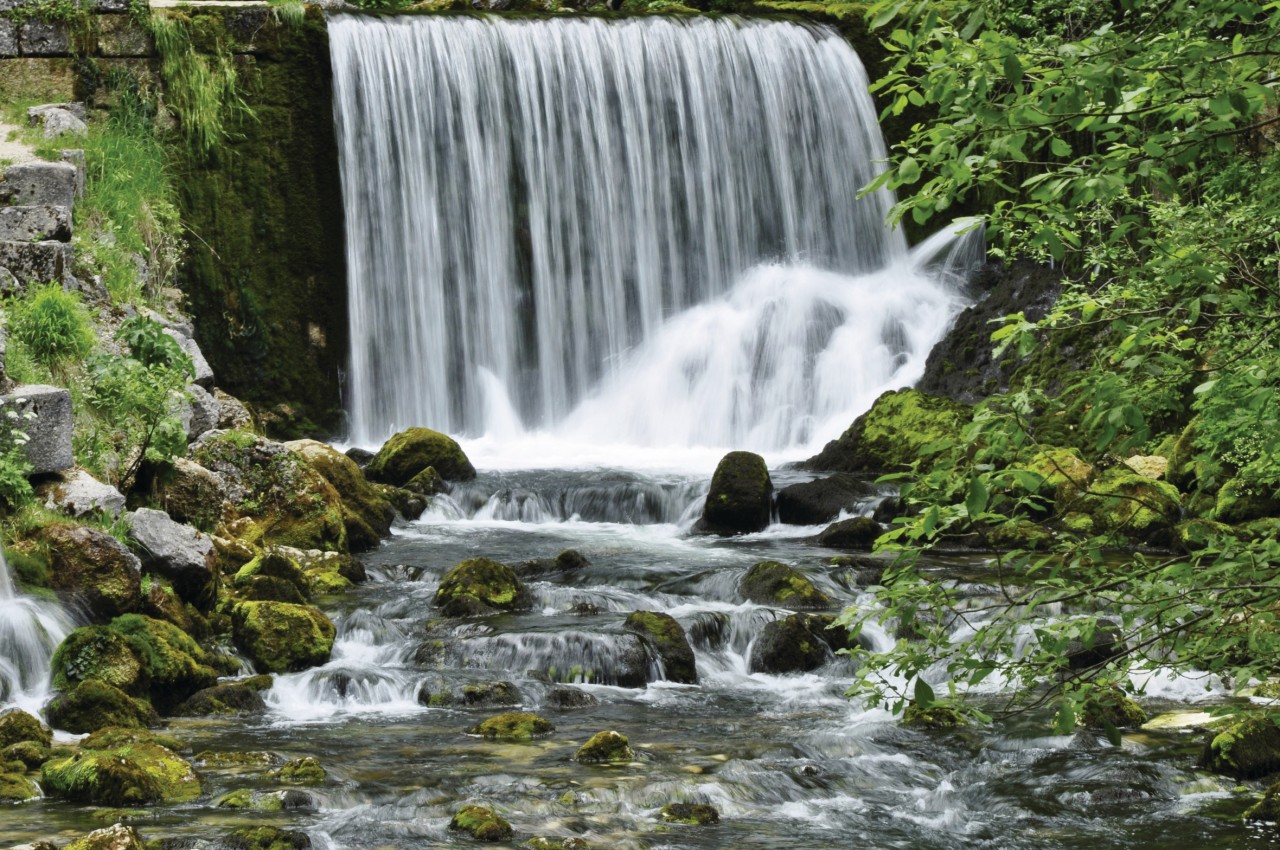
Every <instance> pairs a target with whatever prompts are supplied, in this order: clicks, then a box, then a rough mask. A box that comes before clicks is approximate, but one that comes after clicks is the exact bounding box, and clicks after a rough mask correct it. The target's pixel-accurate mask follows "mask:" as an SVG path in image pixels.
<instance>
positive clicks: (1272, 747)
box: [1200, 717, 1280, 779]
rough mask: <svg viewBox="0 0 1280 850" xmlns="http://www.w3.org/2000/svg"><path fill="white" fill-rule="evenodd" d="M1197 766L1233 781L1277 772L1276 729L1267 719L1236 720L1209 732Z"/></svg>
mask: <svg viewBox="0 0 1280 850" xmlns="http://www.w3.org/2000/svg"><path fill="white" fill-rule="evenodd" d="M1200 766H1201V767H1203V768H1205V769H1206V770H1211V771H1213V772H1214V773H1222V774H1225V775H1227V776H1234V777H1235V778H1236V779H1257V778H1258V777H1260V776H1266V775H1267V774H1268V773H1272V772H1274V771H1276V770H1280V727H1277V726H1276V724H1275V721H1273V720H1271V718H1269V717H1251V718H1247V719H1245V720H1237V721H1235V722H1234V723H1229V724H1228V725H1226V726H1224V727H1220V728H1217V729H1215V730H1213V731H1212V732H1211V733H1210V738H1209V740H1208V741H1207V742H1206V743H1205V747H1204V752H1203V753H1202V754H1201V756H1200Z"/></svg>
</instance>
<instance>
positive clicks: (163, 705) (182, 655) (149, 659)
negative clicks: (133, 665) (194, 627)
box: [111, 614, 218, 713]
mask: <svg viewBox="0 0 1280 850" xmlns="http://www.w3.org/2000/svg"><path fill="white" fill-rule="evenodd" d="M111 629H112V631H114V632H116V633H117V634H119V635H121V636H122V637H124V639H125V640H126V641H127V642H128V644H129V647H130V648H131V649H132V650H133V652H134V654H135V655H136V656H137V657H138V660H139V661H141V662H142V666H143V669H144V670H145V671H146V678H147V682H148V696H149V697H150V699H151V703H152V705H154V706H155V707H156V708H157V709H158V710H159V711H160V712H161V713H164V712H167V711H168V710H170V709H172V708H173V707H174V706H176V705H178V704H179V703H181V702H182V701H183V700H185V699H186V698H187V697H189V696H191V695H192V694H194V693H195V692H196V691H199V690H202V689H203V688H208V687H212V686H213V685H214V684H215V683H216V682H217V681H218V673H217V671H216V670H215V669H214V665H215V663H216V661H215V659H214V657H213V656H211V655H210V654H209V653H208V652H205V650H204V649H203V648H201V646H200V645H199V644H198V643H196V642H195V641H194V640H193V639H192V638H191V636H190V635H188V634H186V633H185V632H183V631H182V630H181V629H179V628H178V627H177V626H175V625H173V624H172V623H166V622H164V621H163V620H156V619H153V618H151V617H146V616H143V615H141V614H126V615H125V616H123V617H117V618H116V619H114V620H112V621H111Z"/></svg>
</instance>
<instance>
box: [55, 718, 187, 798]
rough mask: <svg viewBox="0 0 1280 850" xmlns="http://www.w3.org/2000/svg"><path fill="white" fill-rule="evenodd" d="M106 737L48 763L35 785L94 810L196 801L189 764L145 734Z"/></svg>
mask: <svg viewBox="0 0 1280 850" xmlns="http://www.w3.org/2000/svg"><path fill="white" fill-rule="evenodd" d="M109 732H110V734H106V735H103V736H102V737H100V738H98V739H97V740H94V739H93V738H90V739H86V740H85V741H83V742H82V745H81V749H80V751H79V752H77V753H75V754H74V755H70V756H65V757H63V758H55V759H50V760H49V761H47V762H45V763H44V765H43V766H42V767H41V769H40V783H41V785H43V786H44V788H45V790H46V791H47V792H49V793H50V794H52V795H54V796H58V797H62V798H64V799H67V800H70V801H72V802H75V803H86V804H89V805H96V806H114V807H123V806H138V805H146V804H149V803H159V802H165V803H180V802H187V801H190V800H194V799H195V798H197V797H199V796H200V792H201V786H200V779H199V777H198V776H196V773H195V771H194V770H192V768H191V765H190V764H188V763H187V762H186V761H184V760H183V759H182V758H181V757H180V756H179V755H178V754H177V753H175V752H173V750H171V749H169V748H168V747H165V746H162V745H161V744H158V743H155V742H154V741H152V740H150V739H148V738H147V737H146V736H145V735H133V736H131V735H126V734H120V732H119V731H118V730H109Z"/></svg>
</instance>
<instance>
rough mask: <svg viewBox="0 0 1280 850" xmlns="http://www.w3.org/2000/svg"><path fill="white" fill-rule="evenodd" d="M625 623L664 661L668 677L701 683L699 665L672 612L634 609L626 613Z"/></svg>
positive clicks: (625, 627) (670, 679)
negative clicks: (699, 680)
mask: <svg viewBox="0 0 1280 850" xmlns="http://www.w3.org/2000/svg"><path fill="white" fill-rule="evenodd" d="M622 627H623V628H624V629H626V630H627V631H629V632H632V633H634V634H638V635H640V637H641V638H642V639H643V640H644V641H645V644H646V645H647V646H648V647H649V649H650V650H652V652H653V654H654V655H656V656H657V657H658V660H659V661H660V662H661V663H662V671H663V674H664V676H665V677H666V679H667V681H670V682H679V683H681V684H686V685H696V684H697V683H698V669H697V665H696V664H695V662H694V657H693V648H692V647H691V646H689V638H688V637H686V636H685V633H684V629H683V628H681V627H680V624H679V623H678V622H676V619H675V618H674V617H672V616H671V615H670V614H663V613H661V612H658V611H634V612H632V613H631V614H628V615H627V619H626V622H625V623H623V625H622Z"/></svg>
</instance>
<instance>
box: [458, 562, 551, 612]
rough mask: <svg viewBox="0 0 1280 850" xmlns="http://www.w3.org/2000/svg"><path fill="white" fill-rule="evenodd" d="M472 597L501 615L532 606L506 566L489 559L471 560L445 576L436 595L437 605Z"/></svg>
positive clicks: (527, 593) (512, 572) (515, 577)
mask: <svg viewBox="0 0 1280 850" xmlns="http://www.w3.org/2000/svg"><path fill="white" fill-rule="evenodd" d="M463 597H470V598H471V599H474V600H477V601H478V602H480V603H481V604H482V605H486V606H488V607H490V608H496V609H498V610H500V611H518V610H523V609H527V608H528V607H530V605H531V604H532V600H531V599H530V597H529V592H528V591H527V590H526V589H525V586H524V584H523V583H521V581H520V579H519V578H518V577H517V576H516V574H515V572H514V571H513V570H512V569H511V568H510V567H508V566H507V565H506V564H500V563H498V562H497V561H494V560H491V559H489V558H468V559H467V560H465V561H463V562H462V563H460V564H458V565H457V566H456V567H454V568H453V569H452V570H450V571H449V572H448V573H446V574H445V576H444V578H443V579H441V581H440V588H439V589H438V590H437V591H436V604H437V605H440V606H444V605H447V604H449V603H451V602H454V601H455V600H460V599H462V598H463Z"/></svg>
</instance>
